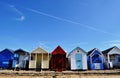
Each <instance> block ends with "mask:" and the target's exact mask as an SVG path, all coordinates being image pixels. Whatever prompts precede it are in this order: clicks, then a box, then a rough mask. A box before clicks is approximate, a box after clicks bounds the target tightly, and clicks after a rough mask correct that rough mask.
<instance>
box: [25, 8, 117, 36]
mask: <svg viewBox="0 0 120 78" xmlns="http://www.w3.org/2000/svg"><path fill="white" fill-rule="evenodd" d="M24 9H26V10H28V11H31V12H34V13H37V14H40V15H43V16H47V17H50V18H53V19H56V20H60V21H63V22H68V23H72V24H76V25H79V26H81V27H84V28H87V29H90V30H93V31H96V32H101V33H104V34H108V35H112V36H117V37H119V35H116V34H113V33H110V32H107V31H104V30H101V29H99V28H96V27H93V26H90V25H85V24H81V23H79V22H75V21H72V20H69V19H64V18H61V17H57V16H54V15H51V14H48V13H44V12H41V11H38V10H35V9H31V8H24Z"/></svg>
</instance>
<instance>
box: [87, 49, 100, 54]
mask: <svg viewBox="0 0 120 78" xmlns="http://www.w3.org/2000/svg"><path fill="white" fill-rule="evenodd" d="M95 50H97V51H100V50H99V49H97V48H94V49H92V50H90V51H89V52H88V53H87V55H90V54H91V53H92V52H94V51H95Z"/></svg>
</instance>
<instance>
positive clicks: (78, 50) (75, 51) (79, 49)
mask: <svg viewBox="0 0 120 78" xmlns="http://www.w3.org/2000/svg"><path fill="white" fill-rule="evenodd" d="M78 52H79V53H83V54H87V53H86V52H85V51H84V50H83V49H81V48H80V47H76V48H75V49H73V50H72V51H71V52H70V53H69V54H68V57H70V56H71V55H72V54H74V53H78Z"/></svg>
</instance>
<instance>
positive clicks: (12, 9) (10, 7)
mask: <svg viewBox="0 0 120 78" xmlns="http://www.w3.org/2000/svg"><path fill="white" fill-rule="evenodd" d="M0 3H1V5H4V6H7V7H8V8H9V9H10V10H11V11H14V12H15V13H16V14H18V15H19V17H16V18H15V20H17V21H23V20H25V16H24V14H23V13H22V11H20V10H19V9H18V8H17V7H15V6H14V5H11V4H8V3H5V2H0Z"/></svg>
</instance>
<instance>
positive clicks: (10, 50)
mask: <svg viewBox="0 0 120 78" xmlns="http://www.w3.org/2000/svg"><path fill="white" fill-rule="evenodd" d="M4 51H9V52H11V53H12V54H13V53H14V51H13V50H12V49H8V48H6V49H4V50H2V51H1V52H0V53H2V52H4Z"/></svg>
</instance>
